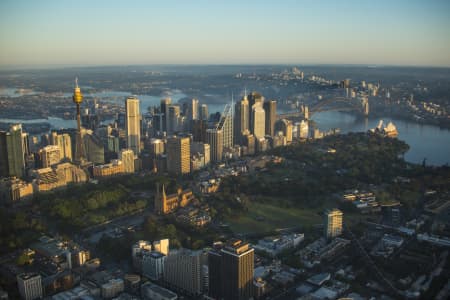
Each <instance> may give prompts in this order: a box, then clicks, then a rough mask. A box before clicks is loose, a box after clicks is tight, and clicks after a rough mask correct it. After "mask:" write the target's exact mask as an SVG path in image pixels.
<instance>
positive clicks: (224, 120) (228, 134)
mask: <svg viewBox="0 0 450 300" xmlns="http://www.w3.org/2000/svg"><path fill="white" fill-rule="evenodd" d="M217 129H218V130H221V131H222V132H223V147H224V148H231V147H233V142H234V141H233V107H232V106H231V105H230V104H227V105H225V108H224V110H223V113H222V116H221V117H220V121H219V124H218V125H217Z"/></svg>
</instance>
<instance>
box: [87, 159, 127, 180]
mask: <svg viewBox="0 0 450 300" xmlns="http://www.w3.org/2000/svg"><path fill="white" fill-rule="evenodd" d="M93 173H94V177H97V178H99V177H110V176H115V175H120V174H123V173H125V167H124V164H123V162H122V161H121V160H119V159H113V160H112V161H111V162H110V163H109V164H104V165H98V166H94V169H93Z"/></svg>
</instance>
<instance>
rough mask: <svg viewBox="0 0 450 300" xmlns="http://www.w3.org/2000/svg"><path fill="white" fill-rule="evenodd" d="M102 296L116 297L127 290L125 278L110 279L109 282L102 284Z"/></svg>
mask: <svg viewBox="0 0 450 300" xmlns="http://www.w3.org/2000/svg"><path fill="white" fill-rule="evenodd" d="M101 289H102V297H103V298H104V299H110V298H114V297H116V296H117V295H119V294H120V293H121V292H123V291H124V290H125V284H124V282H123V279H120V278H114V279H110V280H109V281H108V282H107V283H105V284H102V288H101Z"/></svg>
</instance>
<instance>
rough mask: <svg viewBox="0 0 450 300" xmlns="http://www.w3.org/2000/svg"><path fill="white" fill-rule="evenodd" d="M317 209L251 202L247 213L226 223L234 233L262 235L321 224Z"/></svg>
mask: <svg viewBox="0 0 450 300" xmlns="http://www.w3.org/2000/svg"><path fill="white" fill-rule="evenodd" d="M318 211H319V210H317V209H313V210H311V209H299V208H284V207H279V206H276V205H274V204H267V203H257V202H252V204H250V205H249V211H248V213H247V214H244V215H242V216H240V217H237V218H229V219H227V220H226V222H227V223H228V224H229V225H230V228H231V230H233V232H235V233H262V232H268V231H273V230H276V229H281V228H289V227H294V226H310V225H315V224H320V223H322V219H321V217H320V216H319V215H318V214H317V212H318Z"/></svg>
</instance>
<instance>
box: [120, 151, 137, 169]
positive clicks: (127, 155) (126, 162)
mask: <svg viewBox="0 0 450 300" xmlns="http://www.w3.org/2000/svg"><path fill="white" fill-rule="evenodd" d="M119 159H120V160H121V161H122V163H123V171H124V172H125V173H134V152H133V150H131V149H122V150H121V151H120V153H119Z"/></svg>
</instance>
